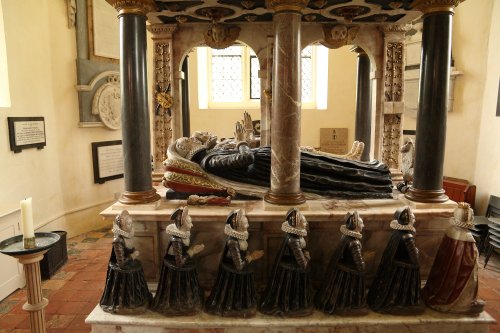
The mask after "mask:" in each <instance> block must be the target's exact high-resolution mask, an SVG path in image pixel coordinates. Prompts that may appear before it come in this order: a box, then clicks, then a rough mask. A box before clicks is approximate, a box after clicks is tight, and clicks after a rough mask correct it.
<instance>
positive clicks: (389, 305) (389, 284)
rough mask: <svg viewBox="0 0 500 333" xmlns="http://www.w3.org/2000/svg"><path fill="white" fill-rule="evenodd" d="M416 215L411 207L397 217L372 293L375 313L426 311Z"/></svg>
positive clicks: (396, 214)
mask: <svg viewBox="0 0 500 333" xmlns="http://www.w3.org/2000/svg"><path fill="white" fill-rule="evenodd" d="M414 223H415V215H413V213H412V212H411V210H410V207H401V208H399V209H397V210H396V212H395V213H394V220H392V221H391V228H392V229H394V231H393V232H392V236H391V238H390V239H389V243H388V244H387V247H386V248H385V250H384V253H383V255H382V259H381V261H380V264H379V266H378V270H377V274H376V275H375V279H374V280H373V282H372V285H371V287H370V290H369V292H368V297H367V301H368V305H369V306H370V308H371V309H372V310H373V311H377V312H383V313H391V314H402V315H405V314H417V313H421V312H423V311H424V309H425V308H424V306H423V304H422V300H421V296H420V265H419V262H418V249H417V247H416V246H415V238H414V236H413V234H414V233H415V227H413V224H414Z"/></svg>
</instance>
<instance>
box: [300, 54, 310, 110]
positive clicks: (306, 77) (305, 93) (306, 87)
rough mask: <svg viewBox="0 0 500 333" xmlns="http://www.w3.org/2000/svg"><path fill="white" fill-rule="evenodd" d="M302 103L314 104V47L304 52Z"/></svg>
mask: <svg viewBox="0 0 500 333" xmlns="http://www.w3.org/2000/svg"><path fill="white" fill-rule="evenodd" d="M301 56H302V102H312V98H313V91H312V89H313V63H312V46H310V45H309V46H307V47H306V48H304V49H303V50H302V55H301Z"/></svg>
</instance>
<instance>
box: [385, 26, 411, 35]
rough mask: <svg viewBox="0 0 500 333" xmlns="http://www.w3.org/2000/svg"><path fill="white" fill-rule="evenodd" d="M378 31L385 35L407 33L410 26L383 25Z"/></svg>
mask: <svg viewBox="0 0 500 333" xmlns="http://www.w3.org/2000/svg"><path fill="white" fill-rule="evenodd" d="M380 29H381V30H382V31H383V32H384V33H385V34H387V33H391V32H407V31H408V30H409V29H410V26H409V25H407V24H391V25H384V26H382V27H380Z"/></svg>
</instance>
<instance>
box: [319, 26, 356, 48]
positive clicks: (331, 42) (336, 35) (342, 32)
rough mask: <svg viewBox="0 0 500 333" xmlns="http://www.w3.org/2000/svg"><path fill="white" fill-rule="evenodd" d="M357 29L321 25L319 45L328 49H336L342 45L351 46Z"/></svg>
mask: <svg viewBox="0 0 500 333" xmlns="http://www.w3.org/2000/svg"><path fill="white" fill-rule="evenodd" d="M358 31H359V27H348V26H345V25H342V24H337V25H335V26H333V27H332V26H330V25H323V41H322V42H321V44H323V45H324V46H326V47H328V48H330V49H337V48H339V47H342V46H344V45H348V44H352V43H353V41H354V39H355V38H356V35H357V34H358Z"/></svg>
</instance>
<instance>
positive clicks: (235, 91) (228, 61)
mask: <svg viewBox="0 0 500 333" xmlns="http://www.w3.org/2000/svg"><path fill="white" fill-rule="evenodd" d="M242 54H243V47H242V46H239V45H234V46H230V47H227V48H225V49H222V50H215V49H212V101H214V102H240V101H241V100H242V99H243V70H242V65H243V64H242V59H241V58H242Z"/></svg>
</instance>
